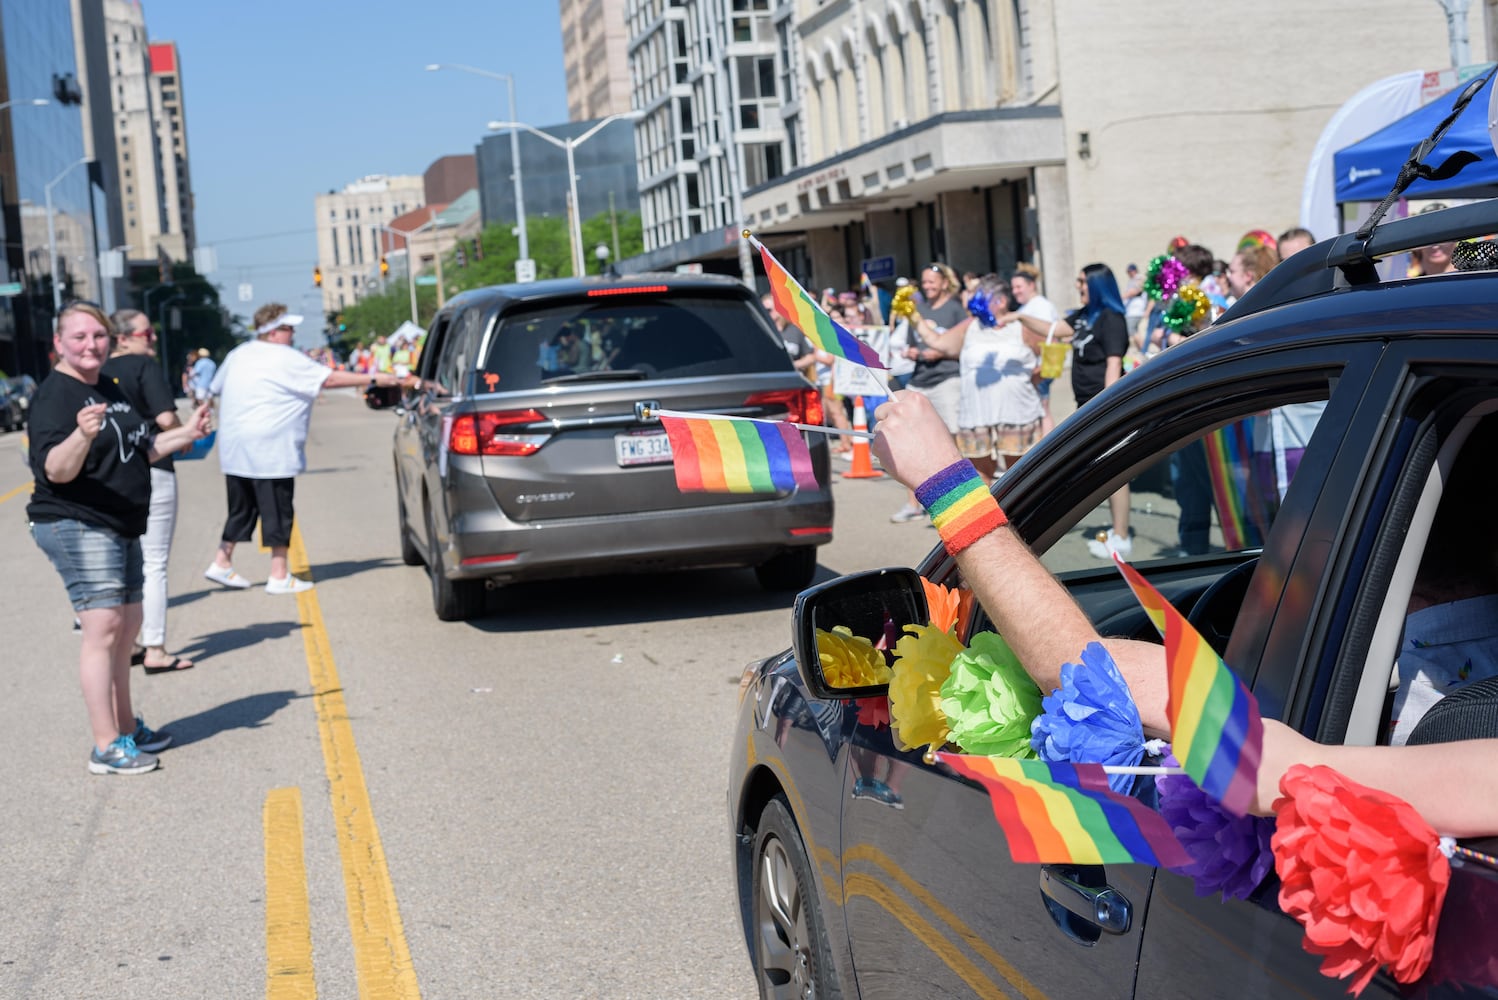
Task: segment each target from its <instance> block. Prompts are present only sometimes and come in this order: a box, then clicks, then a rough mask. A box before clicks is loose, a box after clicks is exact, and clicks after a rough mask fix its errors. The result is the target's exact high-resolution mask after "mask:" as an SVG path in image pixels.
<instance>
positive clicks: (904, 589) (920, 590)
mask: <svg viewBox="0 0 1498 1000" xmlns="http://www.w3.org/2000/svg"><path fill="white" fill-rule="evenodd" d="M930 620H931V612H930V609H929V608H928V607H927V605H926V588H925V585H924V584H923V583H922V582H921V575H920V574H919V573H917V572H916V571H915V570H913V569H908V568H906V567H903V566H897V567H890V568H887V569H874V570H868V571H867V572H864V573H854V574H851V575H849V576H844V577H839V578H838V579H836V580H830V581H828V582H827V583H824V584H820V585H818V586H816V587H812V588H810V589H808V590H803V591H802V592H801V593H800V594H799V595H798V596H797V597H796V607H795V617H794V625H793V626H792V627H793V629H794V636H793V638H792V645H793V647H794V648H795V651H796V666H797V668H798V669H799V670H800V671H801V680H802V682H803V683H804V684H805V685H806V689H807V691H809V692H811V694H812V695H814V696H815V697H818V698H824V699H843V698H870V697H874V696H877V695H882V694H884V693H885V692H886V691H888V690H889V685H888V684H875V685H872V686H867V687H851V688H850V687H834V686H833V685H832V684H831V683H830V682H829V680H828V678H827V674H826V671H825V670H824V668H823V663H822V656H821V653H819V652H818V649H817V635H818V633H819V632H820V633H825V632H831V631H832V630H833V629H834V628H838V627H841V628H845V629H847V630H848V631H850V632H851V633H852V634H853V635H854V636H857V637H859V638H862V639H865V640H867V641H868V642H869V643H870V644H872V646H873V647H874V649H876V650H878V651H880V652H883V653H884V656H885V659H886V661H888V660H889V659H890V658H892V656H893V654H894V648H895V643H896V642H897V641H899V639H900V637H901V636H902V635H904V634H905V626H907V625H925V624H926V623H927V622H929V621H930Z"/></svg>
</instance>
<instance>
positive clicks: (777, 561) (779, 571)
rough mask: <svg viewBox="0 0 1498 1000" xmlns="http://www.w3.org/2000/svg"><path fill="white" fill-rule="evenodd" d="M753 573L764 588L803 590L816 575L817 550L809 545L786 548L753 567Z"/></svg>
mask: <svg viewBox="0 0 1498 1000" xmlns="http://www.w3.org/2000/svg"><path fill="white" fill-rule="evenodd" d="M754 575H755V577H756V578H758V580H759V585H760V586H761V587H763V588H764V589H766V590H798V591H799V590H805V589H806V588H807V587H809V586H810V585H811V581H812V577H814V576H816V575H817V550H816V548H815V547H813V546H811V545H803V546H801V547H800V548H795V549H786V550H785V551H784V552H782V553H780V554H779V555H777V556H774V557H772V558H770V559H767V560H765V561H764V562H762V563H760V564H759V565H758V566H756V567H754Z"/></svg>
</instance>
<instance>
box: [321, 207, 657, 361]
mask: <svg viewBox="0 0 1498 1000" xmlns="http://www.w3.org/2000/svg"><path fill="white" fill-rule="evenodd" d="M615 223H617V224H618V227H619V257H632V256H634V255H636V254H639V253H641V252H643V251H644V249H645V241H644V237H643V235H642V228H641V223H640V216H639V213H637V212H617V213H615V215H614V217H613V219H610V217H609V213H607V212H602V213H599V214H598V215H596V216H594V217H593V218H591V219H584V220H583V225H582V231H583V247H584V248H585V250H584V254H583V262H584V264H585V265H586V266H587V269H588V273H590V274H593V273H596V272H597V263H596V261H594V260H593V259H592V251H591V248H592V247H594V246H597V245H598V244H599V243H607V244H609V248H610V253H612V252H613V227H614V224H615ZM512 228H513V227H512V226H510V225H507V224H500V225H491V226H487V227H485V229H484V230H483V232H482V233H480V234H479V239H480V240H481V241H482V242H483V245H484V255H483V259H481V260H474V259H473V258H472V256H471V255H469V256H468V259H467V266H465V267H459V266H458V261H457V256H458V255H457V246H456V245H455V246H454V247H453V249H452V250H451V251H449V252H448V253H447V254H445V255H444V256H443V258H442V284H443V298H444V300H446V299H450V298H452V297H453V296H454V295H457V294H458V293H459V292H465V291H467V290H469V289H470V288H487V287H489V286H490V285H508V284H513V283H514V281H515V261H517V260H518V259H519V258H520V239H519V237H517V236H516V235H515V234H514V233H513V232H511V229H512ZM525 232H526V236H527V238H528V239H529V243H530V245H529V247H528V249H529V250H530V255H531V259H532V260H534V261H535V262H536V278H537V280H539V281H544V280H546V279H547V278H570V277H571V276H572V238H571V236H570V234H569V233H568V231H567V220H566V219H565V218H563V217H559V216H552V215H543V216H533V217H530V218H528V219H526V226H525ZM612 259H614V260H618V259H619V258H618V257H615V258H612ZM435 272H436V269H435V268H429V269H428V270H427V271H426V272H424V273H427V274H435ZM342 312H343V321H344V323H345V324H346V325H347V326H348V330H346V331H345V332H344V333H343V334H342V336H341V337H340V336H339V334H338V333H337V331H336V330H334V331H332V332H331V334H330V337H331V338H332V339H333V340H334V341H335V346H336V347H338V348H340V349H342V350H344V351H348V350H349V349H351V348H353V346H354V345H355V344H357V343H359V342H363V343H365V344H368V343H371V342H372V341H373V340H374V338H375V337H377V336H380V335H385V336H389V335H390V333H391V332H393V331H394V330H395V329H396V328H397V327H399V326H400V325H401V324H402V323H404V322H405V321H407V320H409V319H410V318H411V294H410V290H409V288H408V287H407V285H406V282H405V280H403V279H401V280H394V281H389V282H387V283H386V289H385V291H384V292H383V293H379V294H374V295H365V296H364V297H363V298H361V299H360V300H359V301H358V302H356V303H354V304H353V305H351V306H348V307H346V308H345V309H343V310H342ZM436 313H437V289H436V288H435V286H432V285H417V286H416V314H417V321H416V322H417V324H418V325H419V326H421V327H423V328H425V327H427V326H429V325H431V322H432V317H433V316H435V315H436Z"/></svg>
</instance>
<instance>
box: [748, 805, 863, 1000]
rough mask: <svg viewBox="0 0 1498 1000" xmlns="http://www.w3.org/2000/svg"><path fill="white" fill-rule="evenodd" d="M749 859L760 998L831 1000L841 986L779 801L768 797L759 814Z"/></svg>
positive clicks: (807, 870)
mask: <svg viewBox="0 0 1498 1000" xmlns="http://www.w3.org/2000/svg"><path fill="white" fill-rule="evenodd" d="M750 857H751V863H752V864H753V865H754V868H753V871H752V872H751V874H750V880H749V882H750V892H751V896H750V899H751V900H752V904H751V907H750V913H751V916H750V919H751V921H752V923H751V927H750V932H751V934H752V936H753V947H752V949H751V950H752V952H753V955H754V978H755V981H756V982H757V983H758V984H759V995H760V997H761V998H762V1000H769V998H771V997H777V996H786V995H791V996H797V997H816V998H819V1000H837V998H839V997H841V996H842V988H841V986H840V985H839V983H838V981H837V970H836V969H835V967H834V966H833V963H832V949H831V947H830V946H829V945H828V943H827V925H826V922H825V921H824V920H823V919H822V909H821V905H820V904H819V903H818V901H817V895H816V888H815V887H816V880H815V878H814V877H813V875H812V869H811V862H810V861H808V860H807V857H806V848H805V847H804V846H803V845H802V843H801V834H800V831H798V830H797V829H796V822H795V820H793V819H792V818H791V813H790V809H789V808H788V807H787V806H786V802H785V799H784V798H781V797H780V796H776V797H775V798H773V799H771V800H770V802H769V803H768V804H766V806H765V811H764V812H763V813H761V814H760V817H759V825H758V827H757V828H756V829H755V832H754V851H753V853H752V854H751V855H750Z"/></svg>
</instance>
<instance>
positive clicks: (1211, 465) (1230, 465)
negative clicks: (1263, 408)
mask: <svg viewBox="0 0 1498 1000" xmlns="http://www.w3.org/2000/svg"><path fill="white" fill-rule="evenodd" d="M1202 444H1203V446H1204V447H1205V448H1206V449H1207V471H1208V474H1209V475H1210V476H1211V478H1212V499H1213V500H1214V501H1215V502H1216V506H1217V519H1218V521H1219V522H1221V524H1222V541H1223V545H1225V546H1226V547H1227V548H1228V549H1230V550H1232V549H1253V548H1258V547H1259V546H1261V545H1263V544H1264V538H1265V537H1266V536H1267V535H1268V534H1269V520H1270V517H1269V511H1268V510H1267V509H1266V508H1265V506H1264V499H1263V496H1262V495H1261V494H1260V493H1259V491H1258V483H1257V481H1256V477H1255V476H1254V468H1253V458H1254V445H1253V418H1250V419H1248V420H1240V421H1238V422H1237V423H1235V424H1228V425H1227V426H1226V427H1219V428H1218V429H1217V430H1215V431H1213V432H1212V433H1210V434H1208V435H1207V436H1206V437H1205V438H1203V439H1202Z"/></svg>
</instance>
